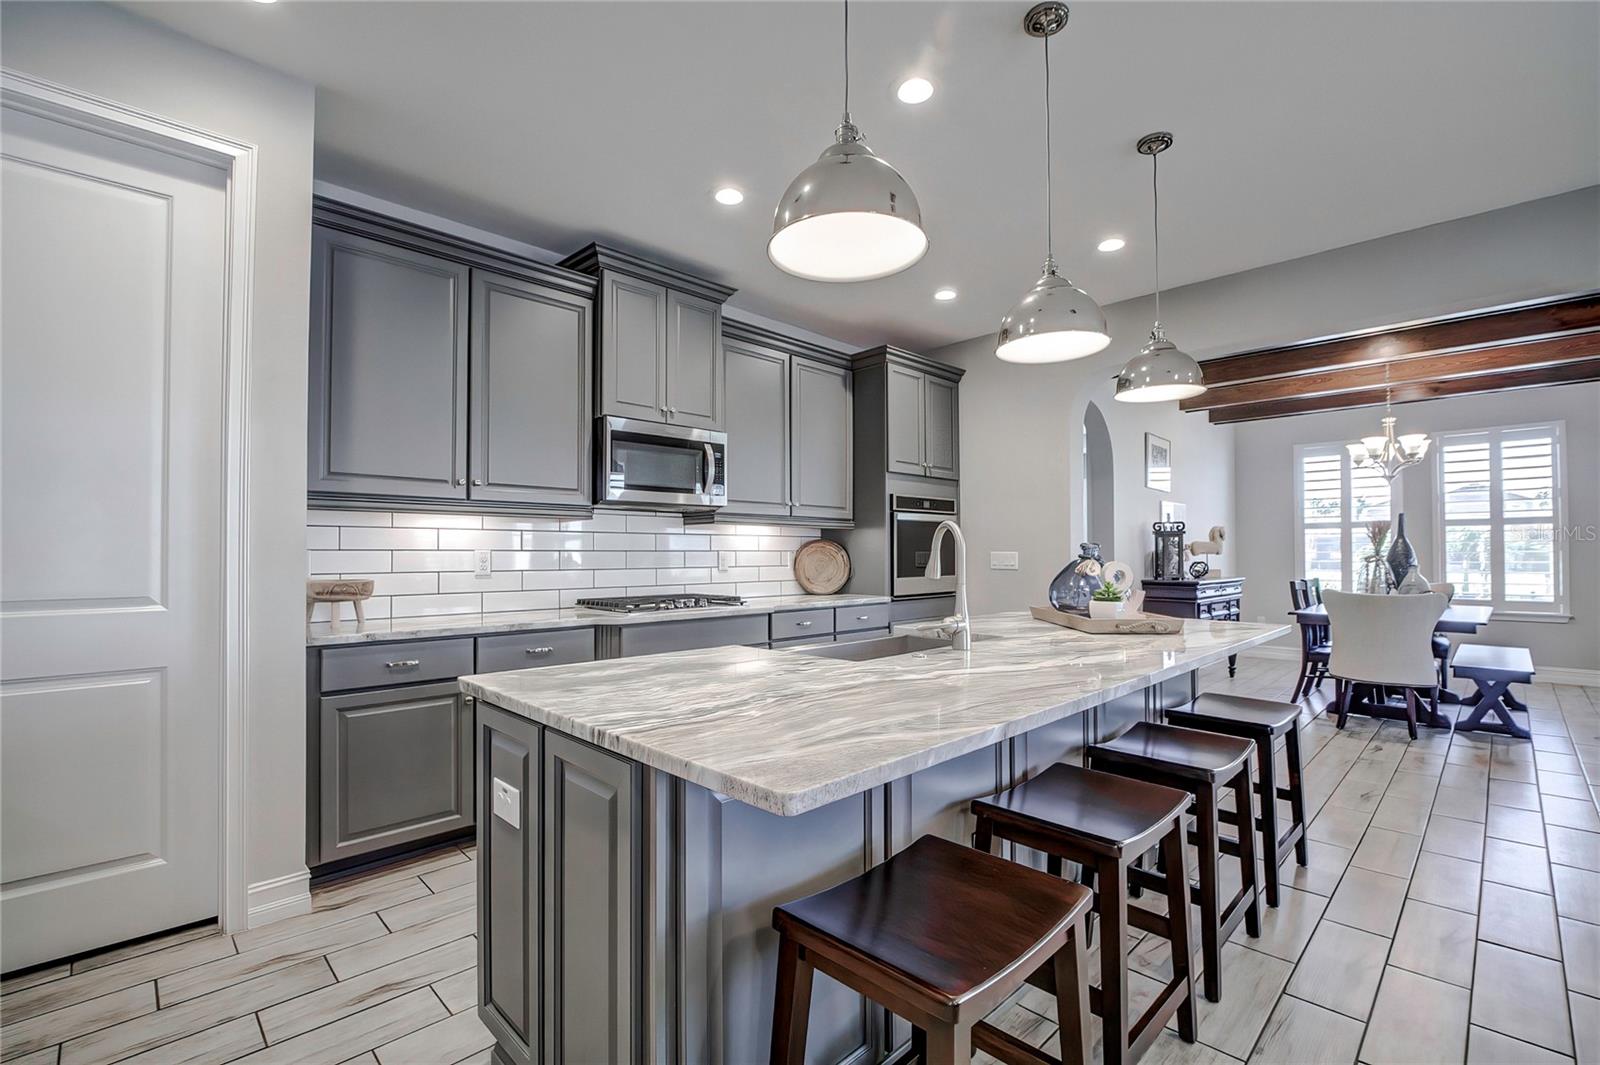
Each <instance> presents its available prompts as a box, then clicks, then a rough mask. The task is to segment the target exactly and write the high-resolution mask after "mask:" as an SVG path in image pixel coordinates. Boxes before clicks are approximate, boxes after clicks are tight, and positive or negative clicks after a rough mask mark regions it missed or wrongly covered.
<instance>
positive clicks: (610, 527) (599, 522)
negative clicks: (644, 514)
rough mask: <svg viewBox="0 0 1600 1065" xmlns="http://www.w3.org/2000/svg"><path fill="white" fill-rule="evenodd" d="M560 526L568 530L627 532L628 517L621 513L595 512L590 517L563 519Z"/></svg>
mask: <svg viewBox="0 0 1600 1065" xmlns="http://www.w3.org/2000/svg"><path fill="white" fill-rule="evenodd" d="M561 527H562V528H563V529H565V530H566V531H568V532H627V531H628V519H627V518H626V517H624V516H623V515H621V514H596V515H595V516H594V517H592V518H577V519H574V520H572V521H564V522H562V523H561Z"/></svg>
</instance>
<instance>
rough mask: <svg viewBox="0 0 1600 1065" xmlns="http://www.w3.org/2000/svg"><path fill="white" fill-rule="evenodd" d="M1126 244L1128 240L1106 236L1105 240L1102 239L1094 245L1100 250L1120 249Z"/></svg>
mask: <svg viewBox="0 0 1600 1065" xmlns="http://www.w3.org/2000/svg"><path fill="white" fill-rule="evenodd" d="M1127 246H1128V242H1127V241H1125V240H1123V239H1122V238H1121V237H1107V238H1106V239H1105V240H1102V241H1101V242H1100V243H1099V244H1097V245H1095V247H1097V248H1099V249H1100V250H1101V251H1121V250H1122V249H1123V248H1126V247H1127Z"/></svg>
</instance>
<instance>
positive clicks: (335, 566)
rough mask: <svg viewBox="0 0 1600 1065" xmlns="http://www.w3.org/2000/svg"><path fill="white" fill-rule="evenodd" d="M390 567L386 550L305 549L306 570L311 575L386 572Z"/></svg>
mask: <svg viewBox="0 0 1600 1065" xmlns="http://www.w3.org/2000/svg"><path fill="white" fill-rule="evenodd" d="M391 568H392V567H391V566H390V564H389V552H387V551H307V552H306V572H307V573H309V574H312V575H313V576H328V575H337V574H340V573H354V572H357V571H360V572H362V573H369V572H370V573H387V572H388V571H389V570H390V569H391Z"/></svg>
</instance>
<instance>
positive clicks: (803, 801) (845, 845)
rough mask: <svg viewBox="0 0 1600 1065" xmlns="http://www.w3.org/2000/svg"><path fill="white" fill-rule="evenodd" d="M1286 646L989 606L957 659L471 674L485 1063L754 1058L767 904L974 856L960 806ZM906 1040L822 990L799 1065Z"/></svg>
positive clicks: (940, 655)
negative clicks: (902, 868) (1242, 654)
mask: <svg viewBox="0 0 1600 1065" xmlns="http://www.w3.org/2000/svg"><path fill="white" fill-rule="evenodd" d="M897 631H900V630H897ZM905 631H906V632H912V631H913V630H912V629H911V628H910V627H907V629H906V630H905ZM1286 631H1287V626H1282V625H1252V624H1240V623H1236V622H1235V623H1230V622H1201V621H1191V622H1188V623H1186V625H1185V628H1184V631H1183V632H1182V633H1181V634H1177V635H1170V636H1090V635H1087V634H1084V633H1080V632H1076V631H1073V630H1066V629H1061V628H1057V627H1056V626H1053V625H1049V624H1046V623H1043V622H1038V621H1035V620H1033V619H1032V618H1030V617H1029V616H1028V615H1026V614H1002V615H996V616H993V617H987V618H978V619H976V620H975V621H974V624H973V632H974V640H973V644H972V649H971V650H970V651H965V652H959V651H955V650H952V649H950V648H949V647H947V646H938V647H932V648H929V649H925V650H912V651H908V652H907V653H902V654H896V655H892V656H888V657H879V658H872V659H868V660H851V658H849V657H835V656H837V655H856V654H858V652H855V651H851V650H849V649H848V648H849V645H842V644H840V645H823V646H821V647H810V648H797V649H791V650H763V649H756V648H743V647H739V648H734V647H727V648H719V649H714V650H704V651H689V652H680V653H675V654H666V655H654V656H647V657H640V658H630V659H619V660H614V661H608V662H593V663H586V664H582V665H573V666H565V667H556V668H550V669H543V670H523V671H517V672H510V673H497V674H487V675H480V676H473V677H465V678H463V679H462V681H461V685H462V688H463V690H464V691H465V692H466V693H467V694H468V695H471V696H474V697H475V698H476V699H477V700H478V733H477V746H476V757H477V758H478V760H479V766H478V775H477V778H478V840H479V863H480V864H479V922H480V924H479V1013H480V1016H481V1017H482V1018H483V1020H484V1023H485V1024H487V1025H488V1026H489V1028H490V1030H491V1031H492V1032H493V1033H494V1034H495V1036H496V1039H497V1042H498V1053H499V1054H500V1056H501V1057H502V1059H503V1060H505V1061H508V1062H515V1063H517V1065H531V1063H533V1062H545V1063H550V1065H554V1063H559V1062H566V1063H580V1062H582V1063H588V1062H603V1061H604V1062H610V1061H649V1062H682V1063H686V1065H687V1063H695V1065H698V1063H702V1062H704V1063H725V1065H745V1063H752V1062H760V1061H765V1060H766V1057H767V1039H768V1032H769V1026H770V1020H771V1017H770V1014H771V1008H772V985H773V980H774V965H775V957H776V936H775V934H774V933H773V932H772V931H771V930H770V925H769V922H770V917H771V911H772V907H773V906H774V905H775V904H777V903H780V902H783V901H786V900H788V899H793V898H797V897H800V896H803V895H806V894H809V893H811V892H813V891H817V890H820V889H822V888H824V887H827V886H829V885H832V884H835V883H838V882H839V881H841V880H844V879H846V878H848V877H850V876H854V875H856V874H858V873H860V872H862V871H863V870H865V869H867V868H869V867H871V866H872V865H874V864H876V863H878V862H881V861H883V860H884V859H885V858H886V857H888V856H889V855H890V854H893V853H895V852H896V851H898V850H899V849H901V848H903V847H904V846H906V845H907V844H908V843H910V842H911V841H912V840H914V839H916V838H917V837H918V836H921V835H923V834H925V833H929V832H933V833H937V834H938V835H941V836H944V837H946V838H949V839H952V840H957V841H961V842H968V841H970V836H971V829H972V825H971V818H970V815H969V814H968V813H967V804H968V802H969V800H971V799H972V798H974V797H976V796H979V795H986V794H989V793H991V792H994V791H996V790H999V789H1001V788H1004V787H1008V786H1010V785H1011V784H1013V783H1015V782H1017V781H1020V780H1022V779H1025V778H1027V777H1028V776H1030V775H1032V774H1034V773H1036V772H1038V771H1039V770H1041V769H1042V768H1044V767H1045V766H1047V765H1049V764H1051V763H1052V762H1055V761H1060V760H1063V759H1066V760H1073V761H1076V760H1078V759H1079V758H1080V757H1081V753H1082V750H1083V748H1084V747H1086V746H1087V745H1088V744H1089V743H1091V742H1094V741H1096V740H1098V739H1101V738H1103V737H1105V736H1107V735H1109V734H1111V733H1113V732H1115V731H1118V730H1119V729H1120V728H1121V727H1124V726H1125V725H1126V724H1127V723H1129V722H1131V721H1133V720H1137V719H1140V718H1143V717H1149V716H1153V715H1155V714H1156V713H1158V712H1159V711H1160V709H1162V708H1163V707H1166V706H1170V705H1173V704H1175V703H1178V702H1181V701H1186V700H1187V699H1188V698H1189V697H1190V693H1191V683H1192V680H1191V678H1192V676H1193V674H1194V672H1195V671H1197V670H1199V669H1200V668H1202V667H1203V666H1207V665H1210V664H1212V663H1214V662H1219V661H1222V660H1224V659H1226V658H1227V657H1228V656H1229V655H1230V654H1237V653H1238V652H1239V651H1241V650H1243V649H1245V648H1248V647H1252V646H1255V645H1258V644H1261V643H1265V642H1267V641H1269V640H1272V639H1275V638H1277V637H1279V636H1281V635H1283V634H1284V633H1285V632H1286ZM890 649H893V648H890ZM1015 857H1017V858H1019V859H1020V860H1025V861H1030V862H1035V861H1037V856H1034V855H1029V854H1022V853H1019V854H1017V855H1015ZM1038 864H1042V862H1040V863H1038ZM909 1037H910V1029H909V1027H908V1026H907V1025H906V1024H905V1023H904V1022H903V1021H901V1020H899V1019H897V1018H893V1017H891V1016H890V1015H888V1014H887V1013H886V1012H885V1011H883V1010H881V1009H879V1008H877V1007H874V1006H872V1005H871V1004H869V1003H866V1002H864V1001H863V1000H862V999H861V998H859V997H858V996H856V995H855V994H854V993H853V992H850V991H848V990H846V989H845V988H843V987H842V986H840V985H838V984H836V983H833V982H832V981H830V980H828V979H827V978H826V977H822V976H820V975H819V977H818V981H817V984H816V987H815V989H814V992H813V998H812V1022H811V1038H810V1040H809V1046H810V1053H809V1055H808V1057H809V1058H810V1060H812V1061H816V1062H829V1063H834V1062H851V1063H856V1062H876V1061H881V1060H883V1059H884V1058H886V1057H889V1056H890V1055H891V1054H893V1053H895V1052H896V1051H897V1050H898V1048H900V1047H901V1046H903V1045H904V1044H905V1043H906V1041H907V1040H908V1039H909Z"/></svg>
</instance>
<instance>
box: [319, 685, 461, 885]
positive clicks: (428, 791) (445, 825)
mask: <svg viewBox="0 0 1600 1065" xmlns="http://www.w3.org/2000/svg"><path fill="white" fill-rule="evenodd" d="M472 720H473V705H472V701H471V700H469V699H468V698H466V697H465V696H463V695H462V694H461V692H460V690H459V689H458V687H457V686H456V684H455V682H454V681H450V682H445V683H439V684H417V685H410V686H408V687H404V688H382V689H378V690H375V691H364V692H356V693H352V694H348V695H330V696H323V697H322V699H321V704H320V722H319V726H320V744H319V746H320V766H319V773H318V776H319V785H320V788H319V791H320V796H319V797H320V804H319V805H320V809H319V817H320V821H321V833H320V835H321V841H320V854H319V858H320V860H321V862H323V863H326V862H333V861H339V860H341V859H344V858H350V857H354V856H356V855H360V854H366V853H369V852H372V851H377V850H382V849H385V848H388V847H394V846H397V845H399V844H404V843H412V842H416V841H418V840H423V839H427V838H428V837H430V836H437V835H441V834H443V833H447V832H453V831H459V830H461V829H465V828H470V827H472V823H473V803H472V776H473V759H472Z"/></svg>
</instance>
